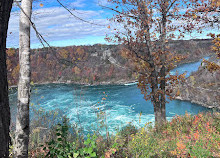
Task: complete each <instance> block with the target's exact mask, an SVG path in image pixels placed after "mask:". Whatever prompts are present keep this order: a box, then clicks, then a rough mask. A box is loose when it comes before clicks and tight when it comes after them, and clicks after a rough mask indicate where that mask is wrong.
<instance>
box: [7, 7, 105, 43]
mask: <svg viewBox="0 0 220 158" xmlns="http://www.w3.org/2000/svg"><path fill="white" fill-rule="evenodd" d="M76 11H77V12H74V14H75V15H76V16H78V17H80V18H82V19H84V20H87V21H90V22H92V23H95V24H101V25H105V26H97V25H92V24H89V23H85V22H83V21H81V20H79V19H76V18H74V17H73V16H72V15H71V14H70V13H69V12H67V11H66V10H65V9H64V8H60V7H54V8H44V9H37V10H34V11H33V15H32V20H33V22H34V23H35V25H36V27H37V29H38V31H39V32H40V33H41V34H42V35H43V36H44V37H45V39H46V40H47V41H48V42H49V43H50V42H53V41H61V40H72V39H82V38H86V37H90V38H91V37H92V36H105V35H106V33H107V32H108V29H107V25H108V23H109V21H108V20H107V19H103V18H102V15H101V14H102V11H92V10H87V11H85V10H76ZM8 32H9V34H8V39H7V46H8V47H18V43H19V42H18V40H19V14H18V12H12V14H11V18H10V21H9V30H8ZM10 32H11V34H10ZM31 43H32V44H36V43H39V41H38V39H37V38H36V35H35V32H34V31H33V29H32V31H31Z"/></svg>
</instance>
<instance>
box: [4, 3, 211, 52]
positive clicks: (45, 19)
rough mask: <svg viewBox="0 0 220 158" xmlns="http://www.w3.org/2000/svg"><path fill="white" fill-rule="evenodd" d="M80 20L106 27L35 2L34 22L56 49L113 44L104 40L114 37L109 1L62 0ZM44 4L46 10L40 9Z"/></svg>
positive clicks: (11, 38)
mask: <svg viewBox="0 0 220 158" xmlns="http://www.w3.org/2000/svg"><path fill="white" fill-rule="evenodd" d="M60 1H61V2H62V3H63V4H64V5H65V6H67V7H68V8H69V9H74V11H73V13H74V14H75V15H77V16H78V17H80V18H82V19H85V20H87V21H91V22H93V23H97V24H101V25H102V26H97V25H91V24H88V23H85V22H82V21H80V20H78V19H76V18H74V17H73V16H71V15H70V13H69V12H67V11H66V10H65V9H64V8H62V7H61V6H60V4H59V3H58V2H57V0H36V1H34V3H33V14H32V21H33V22H34V23H35V25H36V27H37V29H38V31H39V32H40V33H41V34H42V35H43V36H44V37H45V39H46V40H47V42H48V43H49V44H50V45H52V46H69V45H93V44H97V43H102V44H109V43H108V42H107V41H105V40H104V38H105V36H106V34H111V33H112V32H111V30H109V29H108V28H107V26H108V25H109V24H110V22H109V21H108V20H107V18H110V17H112V12H111V11H109V10H106V9H102V8H101V7H100V6H99V5H98V3H102V5H107V3H108V2H107V0H60ZM40 4H43V7H41V6H40ZM19 12H20V11H19V9H18V7H16V5H14V6H13V9H12V13H11V17H10V21H9V30H8V38H7V47H15V48H17V47H18V43H19V42H18V41H19ZM208 32H209V30H207V31H205V33H203V34H191V35H186V38H185V39H190V38H207V37H206V34H207V33H208ZM38 47H42V45H41V44H40V42H39V41H38V39H37V38H36V35H35V32H34V31H33V30H32V31H31V48H38Z"/></svg>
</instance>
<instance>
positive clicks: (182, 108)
mask: <svg viewBox="0 0 220 158" xmlns="http://www.w3.org/2000/svg"><path fill="white" fill-rule="evenodd" d="M200 64H201V60H200V61H199V62H194V63H189V64H183V65H181V66H179V67H177V68H175V69H174V70H173V71H172V72H171V73H174V72H175V71H176V70H177V71H179V72H180V73H182V72H184V71H187V76H189V74H190V73H191V72H192V71H196V70H197V69H198V67H199V65H200ZM16 98H17V92H16V91H15V90H14V91H11V92H10V105H11V106H10V107H11V113H12V122H14V121H15V115H16ZM31 104H32V105H35V107H37V108H43V109H44V110H46V111H47V110H60V111H62V112H63V114H64V115H66V116H67V117H68V118H69V119H70V122H71V123H77V124H79V120H80V123H81V126H82V127H84V131H85V132H87V131H89V130H93V129H95V128H96V123H97V112H100V111H104V112H105V113H106V116H107V117H106V118H107V124H108V128H109V131H110V133H112V132H114V131H115V129H116V128H118V127H122V126H124V125H126V124H128V123H130V122H132V123H133V124H134V125H136V126H138V127H141V126H144V124H145V123H146V122H154V110H153V105H152V103H151V102H150V101H145V100H144V99H143V95H142V94H141V93H140V90H139V89H138V88H137V85H136V84H131V85H129V84H126V85H99V86H85V85H84V86H83V85H75V84H47V85H38V86H34V87H33V88H32V94H31ZM31 110H32V107H30V111H31ZM186 111H187V112H188V113H190V114H193V115H194V114H197V113H199V112H202V111H209V109H207V108H205V107H202V106H200V105H197V104H192V103H190V102H187V101H180V100H173V101H169V103H167V104H166V117H167V120H171V119H172V117H174V116H175V115H184V114H185V112H186ZM140 113H141V116H140ZM31 114H32V112H31ZM31 117H32V116H31Z"/></svg>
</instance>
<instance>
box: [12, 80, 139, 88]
mask: <svg viewBox="0 0 220 158" xmlns="http://www.w3.org/2000/svg"><path fill="white" fill-rule="evenodd" d="M137 82H138V80H130V81H125V80H119V81H101V82H95V83H93V84H90V83H85V82H75V81H71V80H67V81H65V82H64V81H54V82H42V83H34V84H33V86H38V85H46V84H77V85H84V86H99V85H126V84H127V85H128V84H135V83H137ZM17 87H18V86H17V85H12V86H9V88H17Z"/></svg>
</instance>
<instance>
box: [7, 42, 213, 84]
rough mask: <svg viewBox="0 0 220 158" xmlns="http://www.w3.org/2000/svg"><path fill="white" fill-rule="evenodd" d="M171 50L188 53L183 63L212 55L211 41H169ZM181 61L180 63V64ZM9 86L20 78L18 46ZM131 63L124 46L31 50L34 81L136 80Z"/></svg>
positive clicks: (11, 58)
mask: <svg viewBox="0 0 220 158" xmlns="http://www.w3.org/2000/svg"><path fill="white" fill-rule="evenodd" d="M169 45H170V50H171V52H175V53H178V54H180V55H184V56H186V59H185V60H183V61H181V63H187V62H192V61H196V60H198V59H200V58H202V57H204V56H208V55H210V54H212V52H211V49H210V47H211V46H212V42H211V40H205V39H204V40H189V41H183V40H177V41H170V44H169ZM179 64H180V63H179ZM7 66H8V79H9V85H16V84H17V81H18V72H19V64H18V49H14V48H9V49H8V50H7ZM131 66H132V63H131V61H130V60H129V58H127V57H126V52H125V51H124V49H123V46H122V45H101V44H96V45H93V46H68V47H54V48H53V50H51V49H49V48H42V49H33V50H32V52H31V69H32V81H33V82H34V83H48V82H49V83H50V82H59V83H60V82H73V83H80V84H100V83H102V84H109V83H116V84H117V83H118V84H119V83H121V82H129V81H133V80H136V75H137V74H136V73H135V71H134V70H133V69H132V68H131Z"/></svg>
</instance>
